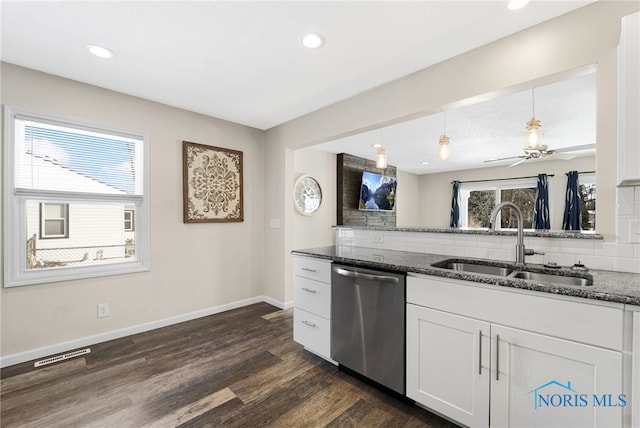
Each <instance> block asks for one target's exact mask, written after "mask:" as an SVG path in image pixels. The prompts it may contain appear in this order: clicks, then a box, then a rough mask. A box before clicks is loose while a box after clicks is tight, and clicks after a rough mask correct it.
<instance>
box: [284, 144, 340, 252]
mask: <svg viewBox="0 0 640 428" xmlns="http://www.w3.org/2000/svg"><path fill="white" fill-rule="evenodd" d="M294 163H295V169H296V171H295V178H294V182H295V179H297V178H298V177H300V176H301V175H303V174H309V175H311V176H313V177H314V178H315V179H316V180H318V183H319V184H320V187H321V189H322V194H323V198H322V204H321V205H320V208H318V211H316V212H315V213H314V214H313V215H311V216H305V215H302V214H300V213H299V212H298V211H296V210H295V208H294V207H293V204H292V205H291V210H292V217H293V247H294V248H312V247H322V246H325V245H334V243H335V239H334V234H333V233H327V231H329V232H330V231H331V227H332V226H335V224H336V213H337V201H336V188H337V187H336V186H337V185H336V155H334V154H333V153H327V152H322V151H319V150H315V149H301V150H296V151H295V153H294ZM289 187H290V189H293V183H291V185H290V186H289Z"/></svg>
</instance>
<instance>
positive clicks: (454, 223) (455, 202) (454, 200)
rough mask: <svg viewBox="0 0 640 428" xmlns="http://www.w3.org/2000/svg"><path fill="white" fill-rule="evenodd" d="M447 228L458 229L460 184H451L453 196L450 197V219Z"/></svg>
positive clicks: (455, 182) (456, 182)
mask: <svg viewBox="0 0 640 428" xmlns="http://www.w3.org/2000/svg"><path fill="white" fill-rule="evenodd" d="M449 227H460V182H459V181H457V180H455V181H454V182H453V195H452V197H451V219H450V220H449Z"/></svg>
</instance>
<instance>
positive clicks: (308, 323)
mask: <svg viewBox="0 0 640 428" xmlns="http://www.w3.org/2000/svg"><path fill="white" fill-rule="evenodd" d="M301 322H302V324H306V325H308V326H309V327H313V328H316V325H315V324H314V323H312V322H311V321H307V320H302V321H301Z"/></svg>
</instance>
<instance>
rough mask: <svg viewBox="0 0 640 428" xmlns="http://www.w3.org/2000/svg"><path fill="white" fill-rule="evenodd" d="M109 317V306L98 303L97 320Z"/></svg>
mask: <svg viewBox="0 0 640 428" xmlns="http://www.w3.org/2000/svg"><path fill="white" fill-rule="evenodd" d="M108 316H109V304H108V303H98V318H104V317H108Z"/></svg>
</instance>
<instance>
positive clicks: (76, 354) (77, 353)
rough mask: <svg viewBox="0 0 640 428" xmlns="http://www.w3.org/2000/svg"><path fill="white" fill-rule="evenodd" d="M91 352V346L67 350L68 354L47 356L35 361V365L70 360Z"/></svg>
mask: <svg viewBox="0 0 640 428" xmlns="http://www.w3.org/2000/svg"><path fill="white" fill-rule="evenodd" d="M89 352H91V349H89V348H84V349H80V350H78V351H73V352H67V353H66V354H62V355H56V356H55V357H51V358H45V359H44V360H40V361H36V362H35V363H33V367H42V366H46V365H48V364H53V363H57V362H60V361H64V360H68V359H70V358H75V357H79V356H80V355H85V354H88V353H89Z"/></svg>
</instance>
